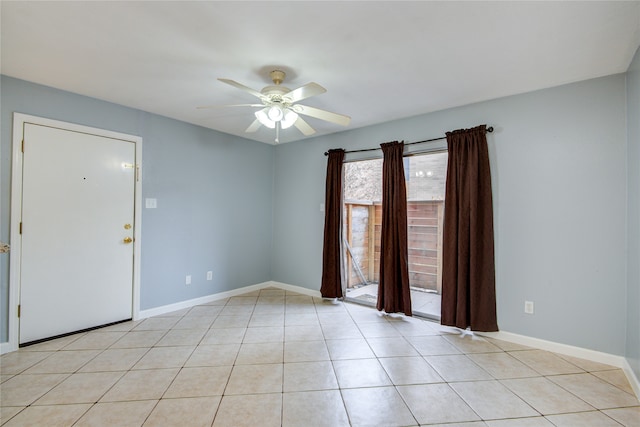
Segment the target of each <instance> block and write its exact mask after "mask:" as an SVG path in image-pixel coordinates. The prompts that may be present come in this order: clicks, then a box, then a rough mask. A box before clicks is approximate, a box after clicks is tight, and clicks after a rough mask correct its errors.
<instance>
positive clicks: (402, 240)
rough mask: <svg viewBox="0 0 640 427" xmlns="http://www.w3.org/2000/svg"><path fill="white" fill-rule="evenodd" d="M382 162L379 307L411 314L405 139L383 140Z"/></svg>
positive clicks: (392, 311)
mask: <svg viewBox="0 0 640 427" xmlns="http://www.w3.org/2000/svg"><path fill="white" fill-rule="evenodd" d="M380 147H381V148H382V154H383V162H382V231H381V239H380V282H379V284H378V303H377V306H376V307H377V309H378V310H380V311H383V310H384V311H385V312H386V313H404V314H406V315H407V316H411V292H410V290H409V263H408V258H409V255H408V254H409V250H408V242H407V233H408V232H407V191H406V184H405V177H404V162H403V157H402V152H403V149H404V143H402V142H397V141H394V142H388V143H385V144H380Z"/></svg>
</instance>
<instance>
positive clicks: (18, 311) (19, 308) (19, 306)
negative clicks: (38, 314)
mask: <svg viewBox="0 0 640 427" xmlns="http://www.w3.org/2000/svg"><path fill="white" fill-rule="evenodd" d="M18 317H20V304H18Z"/></svg>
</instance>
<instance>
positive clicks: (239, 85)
mask: <svg viewBox="0 0 640 427" xmlns="http://www.w3.org/2000/svg"><path fill="white" fill-rule="evenodd" d="M218 80H220V81H221V82H222V83H226V84H228V85H231V86H233V87H236V88H238V89H240V90H243V91H245V92H247V93H250V94H251V95H253V96H255V97H257V98H260V99H262V98H264V95H263V94H261V93H260V92H258V91H257V90H255V89H251V88H250V87H248V86H245V85H243V84H242V83H238V82H236V81H235V80H229V79H218Z"/></svg>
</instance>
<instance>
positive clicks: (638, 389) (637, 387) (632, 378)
mask: <svg viewBox="0 0 640 427" xmlns="http://www.w3.org/2000/svg"><path fill="white" fill-rule="evenodd" d="M622 370H623V371H624V374H625V375H626V376H627V380H629V384H631V388H632V389H633V392H634V393H635V394H636V397H637V398H638V400H640V379H639V378H638V377H637V376H636V373H635V372H633V369H631V365H629V362H627V359H625V360H624V366H623V367H622Z"/></svg>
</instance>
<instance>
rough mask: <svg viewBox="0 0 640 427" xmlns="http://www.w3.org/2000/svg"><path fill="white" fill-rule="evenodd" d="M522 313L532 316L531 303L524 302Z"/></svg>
mask: <svg viewBox="0 0 640 427" xmlns="http://www.w3.org/2000/svg"><path fill="white" fill-rule="evenodd" d="M524 312H525V313H526V314H533V301H525V302H524Z"/></svg>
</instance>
